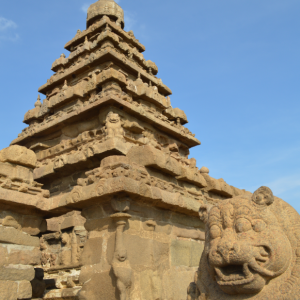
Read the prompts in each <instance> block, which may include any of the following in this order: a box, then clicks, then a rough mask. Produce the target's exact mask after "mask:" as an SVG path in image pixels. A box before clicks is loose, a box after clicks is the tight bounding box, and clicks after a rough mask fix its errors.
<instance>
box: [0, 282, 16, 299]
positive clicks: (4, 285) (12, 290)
mask: <svg viewBox="0 0 300 300" xmlns="http://www.w3.org/2000/svg"><path fill="white" fill-rule="evenodd" d="M17 296H18V282H15V281H8V280H0V300H17Z"/></svg>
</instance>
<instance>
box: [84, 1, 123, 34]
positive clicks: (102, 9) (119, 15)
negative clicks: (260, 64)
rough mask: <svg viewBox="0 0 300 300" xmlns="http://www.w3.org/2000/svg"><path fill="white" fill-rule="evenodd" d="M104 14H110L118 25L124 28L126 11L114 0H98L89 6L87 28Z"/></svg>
mask: <svg viewBox="0 0 300 300" xmlns="http://www.w3.org/2000/svg"><path fill="white" fill-rule="evenodd" d="M103 16H108V17H109V18H110V19H111V20H112V21H114V22H116V24H117V25H119V26H120V27H122V28H124V26H125V23H124V11H123V9H122V8H121V7H120V6H119V5H118V4H117V3H116V2H115V1H114V0H98V1H97V2H95V3H93V4H92V5H91V6H90V7H89V9H88V11H87V20H86V26H87V28H88V27H90V26H91V25H92V24H94V23H95V22H97V21H98V20H100V19H101V18H102V17H103Z"/></svg>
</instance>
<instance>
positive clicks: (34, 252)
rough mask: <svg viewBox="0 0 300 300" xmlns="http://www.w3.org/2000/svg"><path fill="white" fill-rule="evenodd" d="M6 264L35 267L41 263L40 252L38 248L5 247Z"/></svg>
mask: <svg viewBox="0 0 300 300" xmlns="http://www.w3.org/2000/svg"><path fill="white" fill-rule="evenodd" d="M1 248H3V247H0V249H1ZM5 248H6V249H7V250H8V251H9V252H8V257H7V259H8V260H7V263H8V264H22V265H32V266H36V265H39V264H40V263H41V251H40V249H39V248H38V247H30V246H18V245H6V247H5Z"/></svg>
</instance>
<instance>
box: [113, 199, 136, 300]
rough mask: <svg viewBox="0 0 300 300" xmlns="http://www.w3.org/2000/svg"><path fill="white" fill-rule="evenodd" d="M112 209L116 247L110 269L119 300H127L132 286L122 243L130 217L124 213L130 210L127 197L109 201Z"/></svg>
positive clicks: (130, 270) (125, 252) (130, 273)
mask: <svg viewBox="0 0 300 300" xmlns="http://www.w3.org/2000/svg"><path fill="white" fill-rule="evenodd" d="M111 205H112V208H113V209H114V210H115V211H117V213H115V214H113V215H111V218H112V219H113V220H115V222H116V226H117V229H116V246H115V252H114V257H113V261H112V269H113V272H114V274H115V276H116V278H117V288H118V290H119V293H120V300H129V296H130V288H131V284H132V269H131V266H130V263H129V261H128V258H127V250H126V248H125V246H124V242H123V231H124V227H125V225H126V223H127V220H128V219H129V218H131V215H129V214H128V213H126V211H128V210H129V208H130V202H129V198H128V197H119V198H116V197H114V198H113V199H112V201H111Z"/></svg>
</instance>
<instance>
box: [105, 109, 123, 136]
mask: <svg viewBox="0 0 300 300" xmlns="http://www.w3.org/2000/svg"><path fill="white" fill-rule="evenodd" d="M105 125H106V128H105V133H106V136H107V137H108V138H112V137H121V138H122V137H123V136H124V130H123V128H122V121H121V119H120V116H119V115H118V114H116V113H113V112H112V111H111V112H109V113H108V115H107V117H106V121H105Z"/></svg>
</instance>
